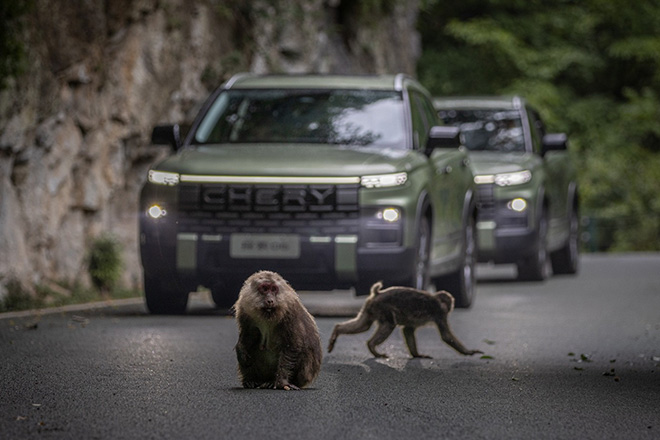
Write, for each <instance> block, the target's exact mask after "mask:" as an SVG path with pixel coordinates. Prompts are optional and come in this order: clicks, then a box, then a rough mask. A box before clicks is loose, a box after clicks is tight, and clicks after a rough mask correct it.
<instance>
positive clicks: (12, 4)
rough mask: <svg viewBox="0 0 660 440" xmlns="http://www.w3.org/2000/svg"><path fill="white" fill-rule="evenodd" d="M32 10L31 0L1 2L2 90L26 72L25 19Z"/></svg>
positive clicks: (0, 84)
mask: <svg viewBox="0 0 660 440" xmlns="http://www.w3.org/2000/svg"><path fill="white" fill-rule="evenodd" d="M31 8H32V1H31V0H18V1H17V0H0V89H2V88H4V87H5V86H6V81H7V78H9V77H12V76H18V75H20V74H21V73H23V71H24V70H25V57H26V50H25V45H24V41H23V39H22V37H23V35H22V34H23V28H24V23H23V17H24V15H25V14H26V13H27V12H29V11H30V10H31Z"/></svg>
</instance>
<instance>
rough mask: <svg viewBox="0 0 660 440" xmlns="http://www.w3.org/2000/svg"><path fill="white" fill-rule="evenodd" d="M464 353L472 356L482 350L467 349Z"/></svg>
mask: <svg viewBox="0 0 660 440" xmlns="http://www.w3.org/2000/svg"><path fill="white" fill-rule="evenodd" d="M465 354H467V355H468V356H472V355H473V354H484V352H483V351H481V350H469V351H468V352H467V353H465Z"/></svg>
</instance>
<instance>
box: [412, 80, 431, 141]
mask: <svg viewBox="0 0 660 440" xmlns="http://www.w3.org/2000/svg"><path fill="white" fill-rule="evenodd" d="M408 93H409V96H410V111H411V113H412V125H413V142H414V143H413V148H414V149H415V150H421V149H423V148H424V147H425V146H426V141H427V140H428V136H429V130H430V129H431V126H433V122H434V119H433V113H429V108H428V106H427V105H425V103H426V99H424V96H423V95H421V94H419V93H418V92H416V91H414V90H409V91H408Z"/></svg>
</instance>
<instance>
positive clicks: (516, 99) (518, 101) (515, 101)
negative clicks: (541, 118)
mask: <svg viewBox="0 0 660 440" xmlns="http://www.w3.org/2000/svg"><path fill="white" fill-rule="evenodd" d="M512 102H513V108H516V109H520V108H522V107H523V102H522V99H520V96H514V97H513V99H512Z"/></svg>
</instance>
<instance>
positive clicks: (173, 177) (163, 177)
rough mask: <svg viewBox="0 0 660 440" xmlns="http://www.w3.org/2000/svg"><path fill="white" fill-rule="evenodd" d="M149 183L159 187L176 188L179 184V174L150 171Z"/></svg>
mask: <svg viewBox="0 0 660 440" xmlns="http://www.w3.org/2000/svg"><path fill="white" fill-rule="evenodd" d="M149 182H151V183H156V184H158V185H170V186H174V185H177V184H178V183H179V173H167V172H165V171H155V170H149Z"/></svg>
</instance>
